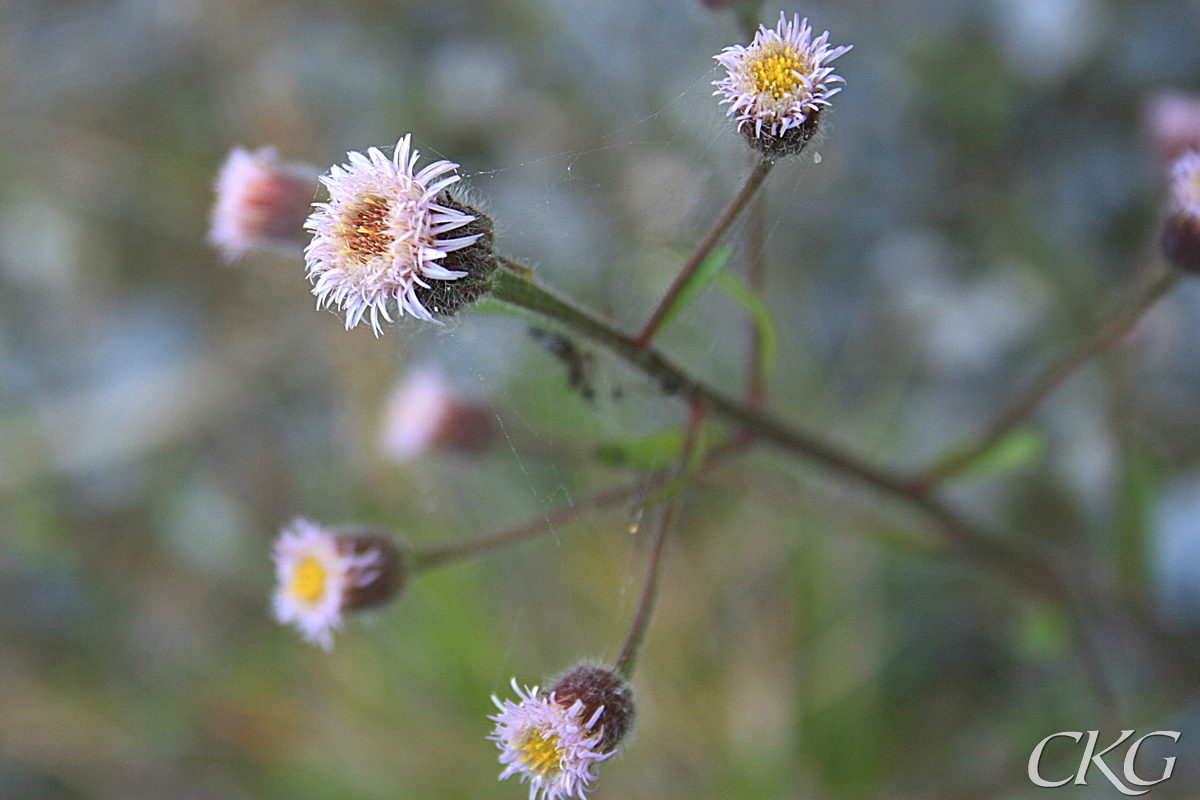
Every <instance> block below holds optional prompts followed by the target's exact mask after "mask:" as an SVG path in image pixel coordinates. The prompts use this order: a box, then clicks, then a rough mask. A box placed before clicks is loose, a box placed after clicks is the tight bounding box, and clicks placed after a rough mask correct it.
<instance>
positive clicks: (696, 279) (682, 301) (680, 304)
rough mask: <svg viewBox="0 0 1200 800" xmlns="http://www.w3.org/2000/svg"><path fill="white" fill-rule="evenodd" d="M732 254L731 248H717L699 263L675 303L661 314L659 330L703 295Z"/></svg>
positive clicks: (727, 246) (728, 246)
mask: <svg viewBox="0 0 1200 800" xmlns="http://www.w3.org/2000/svg"><path fill="white" fill-rule="evenodd" d="M732 253H733V247H732V246H730V245H725V246H724V247H718V248H717V249H716V250H713V251H712V252H711V253H709V254H708V257H707V258H705V259H704V260H703V261H701V262H700V266H699V267H697V268H696V271H695V272H693V273H692V274H691V277H689V278H688V280H687V283H685V284H683V287H682V288H681V289H680V290H679V294H677V295H676V296H675V302H673V303H671V305H670V306H669V307H668V308H667V310H666V312H665V313H664V314H663V318H662V322H661V323H659V328H660V329H661V328H664V327H666V325H667V323H668V322H670V321H671V320H672V319H674V318H675V315H676V314H678V313H679V312H680V311H683V309H685V308H687V307H688V306H689V305H691V304H692V303H694V302H695V301H696V298H698V297H699V296H700V295H702V294H704V290H705V289H707V288H708V287H709V286H710V285H711V284H712V282H713V281H714V280H715V279H716V277H717V275H718V274H719V273H720V272H721V268H722V267H724V266H725V262H727V261H728V260H729V256H730V255H731V254H732Z"/></svg>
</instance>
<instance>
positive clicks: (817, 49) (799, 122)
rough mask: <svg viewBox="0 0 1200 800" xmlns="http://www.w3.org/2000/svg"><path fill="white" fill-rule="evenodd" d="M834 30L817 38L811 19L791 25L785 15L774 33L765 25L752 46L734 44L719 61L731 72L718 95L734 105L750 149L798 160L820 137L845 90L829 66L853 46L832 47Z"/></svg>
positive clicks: (733, 113)
mask: <svg viewBox="0 0 1200 800" xmlns="http://www.w3.org/2000/svg"><path fill="white" fill-rule="evenodd" d="M828 40H829V31H825V32H824V33H822V34H821V35H820V36H818V37H817V38H815V39H814V38H813V36H812V27H811V26H810V25H809V24H808V19H804V20H801V19H800V16H799V15H798V14H797V15H796V16H794V17H793V18H792V21H791V22H788V21H787V17H786V16H785V15H784V14H783V13H780V15H779V25H778V26H777V27H776V28H775V29H774V30H771V29H770V28H768V27H767V26H766V25H760V26H759V29H758V33H756V34H755V35H754V41H753V42H751V43H750V45H749V46H748V47H744V46H742V45H732V46H730V47H726V48H725V49H724V50H722V51H721V52H720V53H718V54H717V55H716V56H714V58H716V59H717V61H719V62H721V65H722V66H724V67H725V69H726V70H728V74H727V75H726V76H725V77H724V78H722V79H721V80H719V81H713V84H714V85H715V86H716V87H717V91H716V92H715V94H718V95H723V96H724V97H723V99H722V100H721V102H722V103H728V104H729V110H728V112H727V114H728V115H729V116H735V117H736V118H737V126H738V131H740V132H741V133H742V134H743V135H744V136H745V137H746V139H747V141H749V143H750V145H751V147H753V148H754V149H756V150H758V151H759V152H760V153H762V154H763V155H765V156H768V157H771V158H775V157H779V156H784V155H795V154H796V153H799V152H800V151H801V150H802V149H803V148H804V146H805V145H806V144H807V143H808V142H809V140H811V139H812V137H813V136H814V135H816V133H817V130H818V125H819V118H820V114H821V110H822V109H824V108H826V107H828V106H829V98H831V97H833V96H834V95H835V94H837V93H838V92H840V91H841V87H840V86H833V85H832V84H833V83H835V82H842V83H844V82H845V81H844V79H843V78H842V77H841V76H839V75H835V74H833V67H831V66H829V62H831V61H833V60H834V59H835V58H837V57H838V56H840V55H842V54H844V53H846V52H847V51H848V50H849V49H850V48H851V47H852V46H853V45H841V46H838V47H830V46H829V44H828Z"/></svg>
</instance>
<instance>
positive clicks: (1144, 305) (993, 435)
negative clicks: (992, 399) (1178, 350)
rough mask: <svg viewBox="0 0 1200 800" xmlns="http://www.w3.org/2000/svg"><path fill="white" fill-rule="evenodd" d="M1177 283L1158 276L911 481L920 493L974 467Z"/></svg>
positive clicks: (1174, 275) (1173, 277) (1171, 275)
mask: <svg viewBox="0 0 1200 800" xmlns="http://www.w3.org/2000/svg"><path fill="white" fill-rule="evenodd" d="M1178 280H1179V273H1178V272H1176V271H1174V270H1169V271H1166V272H1163V273H1161V274H1159V275H1158V277H1156V278H1155V279H1154V280H1152V281H1151V282H1150V283H1149V285H1147V287H1146V288H1145V289H1144V290H1143V291H1142V293H1141V294H1140V295H1138V297H1137V298H1136V299H1134V301H1133V302H1132V303H1130V305H1129V307H1128V308H1126V309H1125V311H1124V312H1123V313H1121V314H1119V315H1118V316H1116V317H1114V318H1113V319H1112V320H1111V321H1109V323H1108V324H1107V325H1104V326H1102V327H1101V328H1100V330H1098V331H1096V333H1095V335H1094V336H1092V337H1091V338H1090V339H1088V340H1087V341H1084V342H1083V343H1081V344H1080V345H1079V346H1078V347H1076V348H1075V349H1074V350H1071V351H1070V352H1067V353H1064V354H1063V355H1062V356H1061V357H1060V358H1059V359H1058V360H1057V361H1055V362H1053V363H1052V364H1050V366H1048V367H1047V368H1046V369H1045V371H1043V372H1042V374H1041V375H1039V376H1038V378H1037V380H1035V381H1034V382H1033V383H1031V384H1030V385H1029V387H1028V388H1027V389H1026V390H1025V392H1024V393H1023V394H1021V396H1020V397H1018V398H1017V399H1016V400H1015V401H1014V402H1013V403H1012V404H1011V405H1009V406H1008V407H1007V408H1006V409H1005V410H1004V411H1003V412H1001V414H1000V415H999V416H998V417H996V419H995V420H994V421H993V422H992V424H991V425H989V426H988V428H987V430H986V431H985V432H984V433H983V434H982V435H981V436H980V437H979V439H978V440H977V441H976V442H975V443H974V444H973V445H971V446H970V447H968V448H966V449H965V450H962V451H961V452H959V453H958V454H956V455H954V456H952V457H950V458H948V459H945V460H943V461H941V462H939V463H937V464H934V465H933V466H932V467H930V468H929V469H927V470H925V472H923V473H922V474H920V475H918V476H917V477H916V478H914V479H913V480H912V487H913V489H914V490H916V491H918V492H925V491H928V490H929V489H930V488H931V487H933V486H934V485H936V484H937V483H938V482H940V481H942V480H945V479H946V478H949V477H951V476H953V475H956V474H958V473H960V472H962V471H963V470H964V469H966V468H967V467H969V466H971V465H972V464H974V463H975V462H976V461H977V460H978V459H979V458H980V457H981V456H983V455H984V454H985V453H987V452H988V451H989V450H991V449H992V447H994V446H995V445H996V444H997V443H999V442H1000V440H1001V439H1003V438H1004V437H1005V436H1007V435H1008V434H1009V433H1010V432H1011V431H1012V429H1013V428H1014V427H1016V426H1017V425H1018V424H1020V422H1021V421H1022V420H1024V419H1025V418H1026V417H1027V416H1029V414H1030V412H1032V411H1033V409H1034V408H1035V407H1037V405H1038V403H1040V402H1041V401H1042V400H1043V399H1044V398H1045V397H1046V395H1048V394H1050V392H1052V391H1054V389H1056V388H1057V387H1058V386H1059V385H1060V384H1061V383H1062V382H1063V381H1065V380H1066V379H1067V378H1069V377H1071V375H1073V374H1074V373H1075V371H1076V370H1078V369H1079V368H1080V367H1081V366H1083V365H1084V364H1085V363H1086V362H1087V361H1088V359H1090V358H1092V356H1095V355H1096V354H1097V353H1101V352H1103V351H1105V350H1107V349H1108V348H1110V347H1112V346H1113V345H1114V344H1116V343H1117V342H1118V341H1119V340H1120V339H1121V338H1122V337H1124V336H1125V334H1127V333H1129V331H1130V330H1132V329H1133V327H1134V325H1136V324H1137V322H1138V320H1140V319H1141V318H1142V316H1143V315H1144V314H1145V313H1146V312H1147V311H1148V310H1149V309H1150V308H1151V307H1152V306H1153V305H1154V304H1155V303H1156V302H1158V300H1159V299H1160V298H1161V297H1162V296H1163V295H1165V294H1166V293H1167V292H1168V291H1170V289H1171V287H1173V286H1174V285H1175V284H1176V282H1177V281H1178Z"/></svg>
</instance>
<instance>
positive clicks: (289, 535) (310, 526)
mask: <svg viewBox="0 0 1200 800" xmlns="http://www.w3.org/2000/svg"><path fill="white" fill-rule="evenodd" d="M273 557H274V560H275V574H276V580H277V584H278V585H277V586H276V589H275V596H274V602H273V605H274V610H275V618H276V619H277V620H278V621H279V622H281V623H285V624H293V625H295V626H296V628H298V629H299V630H300V633H301V635H302V636H303V637H304V640H305V641H308V642H313V643H315V644H318V645H320V646H321V647H322V648H323V649H325V650H329V649H331V648H332V647H333V631H334V630H336V629H338V628H340V627H341V626H342V612H344V611H356V610H360V609H364V608H371V607H374V606H377V605H379V604H381V603H384V602H387V601H388V600H390V599H392V598H393V597H395V595H396V593H397V592H398V591H399V589H400V587H401V586H402V584H403V582H404V578H405V572H406V570H405V566H404V562H403V560H402V558H401V555H400V552H399V550H398V549H397V548H396V546H395V545H394V544H392V543H391V542H390V541H389V540H387V539H385V538H383V537H381V536H372V535H347V536H340V535H336V534H334V533H331V532H330V531H328V530H326V529H324V528H322V527H321V526H319V525H317V524H316V523H313V522H311V521H309V520H307V519H304V518H302V517H298V518H296V519H295V520H293V521H292V522H291V524H290V525H289V526H288V527H287V528H285V529H284V530H283V532H282V533H281V534H280V536H279V538H278V539H277V540H276V542H275V550H274V554H273Z"/></svg>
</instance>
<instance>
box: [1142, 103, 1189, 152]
mask: <svg viewBox="0 0 1200 800" xmlns="http://www.w3.org/2000/svg"><path fill="white" fill-rule="evenodd" d="M1145 126H1146V131H1147V133H1148V134H1149V137H1150V144H1151V146H1152V147H1153V148H1154V152H1155V156H1156V157H1157V158H1158V160H1159V162H1160V164H1169V163H1170V162H1172V161H1174V160H1175V159H1177V158H1179V156H1181V155H1183V154H1184V153H1186V152H1187V151H1188V150H1195V149H1200V97H1197V96H1196V95H1192V94H1185V93H1183V92H1178V91H1162V92H1158V93H1157V94H1155V95H1153V96H1152V97H1151V98H1150V100H1149V101H1148V102H1147V103H1146V109H1145Z"/></svg>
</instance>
